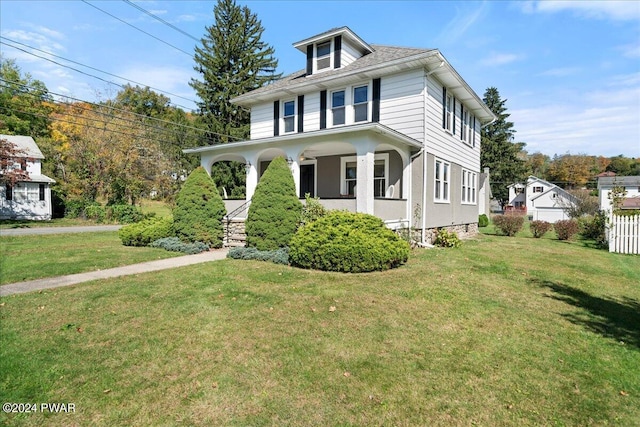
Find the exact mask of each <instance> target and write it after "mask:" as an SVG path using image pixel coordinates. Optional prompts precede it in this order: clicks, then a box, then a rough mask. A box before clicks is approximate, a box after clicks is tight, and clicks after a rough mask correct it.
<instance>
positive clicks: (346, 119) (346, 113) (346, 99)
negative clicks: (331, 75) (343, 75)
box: [327, 88, 351, 127]
mask: <svg viewBox="0 0 640 427" xmlns="http://www.w3.org/2000/svg"><path fill="white" fill-rule="evenodd" d="M336 92H344V107H343V108H344V123H343V124H341V125H334V124H333V94H334V93H336ZM350 101H351V96H350V95H349V88H343V89H336V90H333V91H331V92H330V93H329V102H330V104H331V105H329V108H328V110H329V111H328V114H327V116H329V118H330V120H328V121H329V122H330V124H329V126H327V127H340V126H346V125H347V124H348V123H349V104H350V103H351V102H350Z"/></svg>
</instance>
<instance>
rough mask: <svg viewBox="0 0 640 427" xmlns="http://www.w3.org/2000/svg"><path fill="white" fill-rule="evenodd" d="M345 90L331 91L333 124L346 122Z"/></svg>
mask: <svg viewBox="0 0 640 427" xmlns="http://www.w3.org/2000/svg"><path fill="white" fill-rule="evenodd" d="M344 96H345V91H344V90H338V91H335V92H332V93H331V115H332V116H333V126H338V125H343V124H345V107H344V105H345V97H344Z"/></svg>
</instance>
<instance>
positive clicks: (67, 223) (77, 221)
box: [0, 218, 100, 236]
mask: <svg viewBox="0 0 640 427" xmlns="http://www.w3.org/2000/svg"><path fill="white" fill-rule="evenodd" d="M84 225H100V224H98V223H97V222H95V221H92V220H88V219H82V218H56V219H52V220H49V221H30V220H26V219H3V220H0V230H2V229H10V228H40V227H74V226H84ZM1 235H2V232H0V236H1Z"/></svg>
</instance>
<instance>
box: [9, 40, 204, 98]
mask: <svg viewBox="0 0 640 427" xmlns="http://www.w3.org/2000/svg"><path fill="white" fill-rule="evenodd" d="M0 39H4V40H8V41H10V42H11V43H16V44H19V45H21V46H24V47H27V48H29V49H33V50H35V51H38V52H42V53H45V54H47V55H50V56H53V57H55V58H59V59H62V60H65V61H68V62H71V63H72V64H77V65H80V66H82V67H85V68H89V69H91V70H95V71H98V72H100V73H103V74H106V75H108V76H112V77H116V78H119V79H122V80H125V81H127V82H131V83H135V84H137V85H141V86H146V87H148V88H149V89H153V90H155V91H158V92H161V93H166V94H167V95H171V96H174V97H176V98H181V99H184V100H185V101H189V102H193V103H194V104H197V102H196V101H194V100H193V99H190V98H185V97H184V96H180V95H177V94H175V93H171V92H168V91H165V90H162V89H158V88H155V87H152V86H149V85H145V84H144V83H140V82H137V81H135V80H131V79H128V78H125V77H122V76H118V75H117V74H112V73H109V72H108V71H103V70H100V69H99V68H95V67H92V66H90V65H86V64H82V63H80V62H77V61H74V60H72V59H69V58H65V57H62V56H59V55H56V54H54V53H51V52H47V51H45V50H42V49H38V48H37V47H33V46H29V45H28V44H24V43H21V42H19V41H16V40H12V39H10V38H8V37H4V36H0ZM0 44H4V45H6V46H10V47H12V48H14V49H18V48H17V47H15V46H12V45H10V44H8V43H6V42H2V41H0ZM22 52H25V53H28V54H30V55H32V53H31V52H26V51H24V50H22ZM34 56H35V55H34ZM39 58H40V57H39ZM63 67H66V66H65V65H63ZM74 71H75V70H74ZM172 104H174V105H176V106H179V107H183V108H187V107H185V106H183V105H178V104H175V103H173V102H172Z"/></svg>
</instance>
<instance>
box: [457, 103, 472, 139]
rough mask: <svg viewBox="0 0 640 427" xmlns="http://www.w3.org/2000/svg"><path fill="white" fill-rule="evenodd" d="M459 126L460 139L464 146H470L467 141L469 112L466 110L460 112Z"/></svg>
mask: <svg viewBox="0 0 640 427" xmlns="http://www.w3.org/2000/svg"><path fill="white" fill-rule="evenodd" d="M461 110H462V109H461ZM460 121H461V123H460V126H461V127H462V129H461V131H462V132H461V133H460V139H461V140H462V142H464V143H465V144H468V145H471V141H470V140H469V111H467V110H466V109H465V110H464V111H462V120H460Z"/></svg>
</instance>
